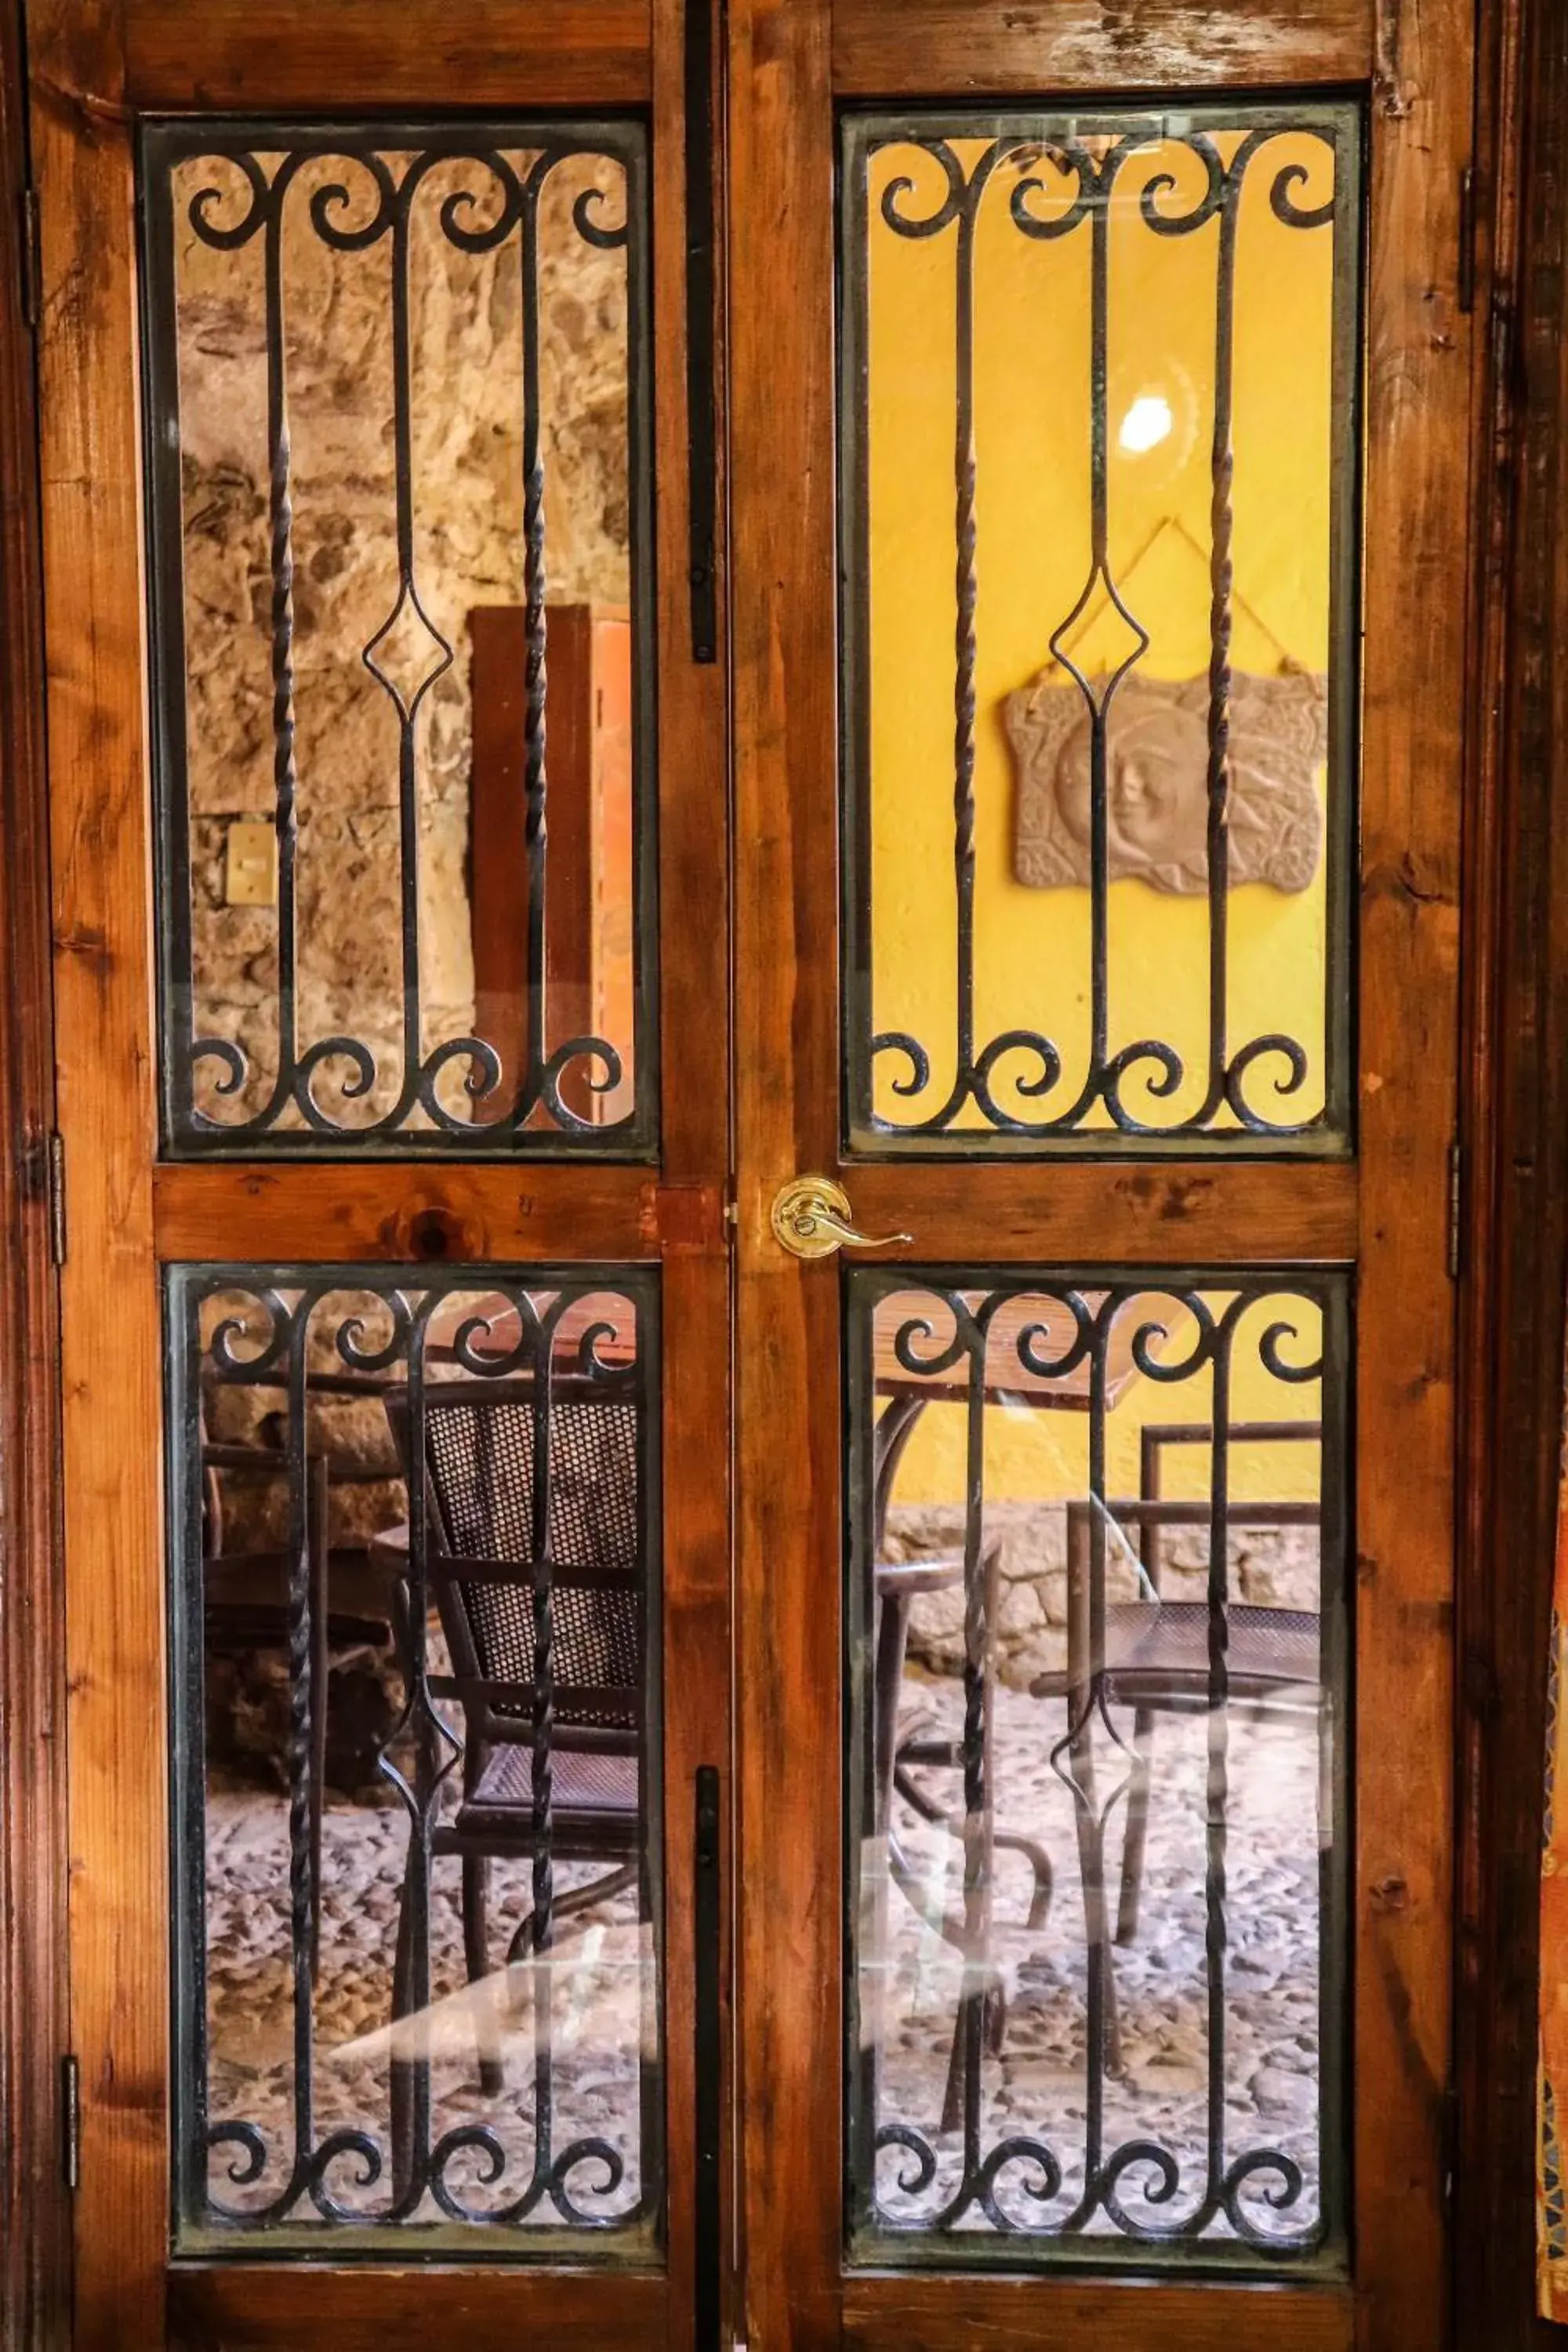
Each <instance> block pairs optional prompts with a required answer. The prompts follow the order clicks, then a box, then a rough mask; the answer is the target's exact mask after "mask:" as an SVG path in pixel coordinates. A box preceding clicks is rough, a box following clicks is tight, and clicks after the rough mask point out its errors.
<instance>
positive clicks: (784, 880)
mask: <svg viewBox="0 0 1568 2352" xmlns="http://www.w3.org/2000/svg"><path fill="white" fill-rule="evenodd" d="M829 16H830V11H829V8H828V6H827V5H826V0H740V5H737V6H735V7H733V8H732V9H731V19H730V21H731V37H732V41H733V48H732V52H731V166H730V190H731V199H730V200H731V240H732V246H731V274H730V284H731V313H730V315H731V365H732V370H733V376H732V384H733V391H732V399H731V453H732V465H733V479H734V496H733V507H732V514H733V530H734V551H733V584H732V594H731V628H732V630H733V633H734V656H733V677H734V689H733V690H734V725H735V768H736V773H735V851H734V856H735V1021H736V1033H737V1037H738V1040H739V1051H738V1053H737V1056H736V1071H735V1131H736V1164H737V1183H738V1192H739V1202H738V1205H739V1234H738V1247H739V1276H738V1284H739V1308H738V1332H739V1356H738V1365H737V1379H736V1415H737V1426H738V1452H737V1459H738V1475H739V1480H740V1489H739V1491H740V1501H741V1511H740V1518H739V1540H738V1547H737V1563H738V1565H737V1594H736V1608H737V1640H736V1654H737V1660H738V1675H739V1685H740V1689H741V1692H742V1705H741V1707H740V1711H739V1716H740V1719H739V1749H738V1752H739V1776H740V1805H741V1818H740V1843H741V1864H740V1871H739V1878H740V1884H741V1887H742V1890H743V1896H742V1913H741V1922H740V1946H741V1967H740V1999H741V2003H742V2052H743V2055H742V2084H741V2114H740V2128H741V2135H742V2180H743V2184H744V2185H743V2190H742V2196H743V2203H744V2212H745V2228H746V2247H747V2283H748V2284H747V2299H748V2307H747V2313H746V2320H747V2328H748V2331H749V2335H750V2338H751V2340H752V2342H756V2341H758V2340H759V2339H760V2341H761V2342H762V2344H763V2346H764V2347H767V2352H785V2347H792V2352H806V2347H819V2346H821V2347H826V2346H828V2345H837V2341H838V2330H839V2315H838V2282H837V2273H838V2263H839V2227H840V2214H841V2210H842V2197H841V2189H840V2176H841V2167H842V2157H841V2147H842V2130H841V2124H840V2086H841V2083H842V2079H843V2064H842V2057H841V2052H842V1986H841V1970H842V1960H843V1949H844V1935H843V1921H842V1917H841V1916H840V1907H839V1906H840V1888H841V1885H842V1873H841V1854H840V1843H841V1832H840V1827H839V1812H840V1797H839V1786H840V1766H839V1751H840V1704H839V1690H840V1663H839V1627H840V1615H841V1604H840V1589H841V1570H840V1564H839V1559H840V1523H841V1505H840V1470H839V1454H840V1437H839V1412H840V1403H839V1386H840V1382H839V1363H838V1305H839V1284H838V1276H837V1268H836V1267H835V1265H833V1263H832V1261H830V1260H828V1261H823V1262H819V1263H817V1264H816V1265H803V1264H802V1263H801V1262H800V1261H798V1260H796V1259H795V1258H792V1257H788V1256H786V1255H784V1252H783V1251H782V1250H781V1249H780V1248H779V1245H778V1244H777V1243H776V1242H775V1241H774V1240H773V1236H772V1234H771V1233H770V1231H769V1227H768V1207H769V1203H770V1202H771V1200H772V1198H773V1192H774V1191H775V1190H776V1188H777V1187H778V1186H779V1185H780V1184H781V1183H783V1182H784V1181H785V1180H786V1179H787V1178H789V1177H791V1176H794V1175H796V1174H798V1173H800V1172H802V1171H807V1170H813V1169H831V1168H832V1167H833V1165H834V1164H835V1161H836V1158H837V1135H836V1127H837V1116H836V1106H837V1007H836V1001H835V1000H836V995H837V976H836V975H837V965H836V959H835V937H834V932H835V922H836V914H837V908H836V882H835V861H836V851H837V810H836V792H837V785H836V776H837V767H836V745H835V656H834V625H835V622H834V603H833V596H832V593H831V583H832V581H833V578H834V569H835V547H834V503H833V501H834V455H835V453H834V428H833V300H832V288H833V246H832V237H833V152H832V116H831V110H830V104H829V94H828V36H829V29H830V26H829Z"/></svg>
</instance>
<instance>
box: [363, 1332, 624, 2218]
mask: <svg viewBox="0 0 1568 2352" xmlns="http://www.w3.org/2000/svg"><path fill="white" fill-rule="evenodd" d="M535 1410H536V1408H535V1391H534V1384H533V1381H532V1380H531V1378H522V1379H515V1380H514V1379H507V1380H499V1379H498V1380H487V1379H473V1380H468V1379H458V1380H451V1381H439V1382H434V1383H432V1384H431V1386H430V1387H429V1388H428V1389H427V1390H426V1396H425V1406H424V1413H425V1445H424V1453H425V1464H424V1475H425V1478H426V1489H425V1492H426V1527H427V1531H428V1536H427V1543H426V1562H425V1571H426V1603H427V1605H428V1604H429V1603H434V1605H435V1607H436V1609H437V1612H438V1614H439V1619H440V1624H441V1629H442V1633H443V1634H444V1636H445V1639H446V1643H447V1654H448V1656H449V1658H450V1660H451V1669H452V1670H451V1672H450V1674H449V1675H427V1676H426V1689H427V1691H428V1693H429V1695H430V1696H432V1697H433V1698H441V1697H450V1698H455V1699H457V1700H458V1703H459V1705H460V1706H461V1709H462V1714H463V1725H464V1739H463V1764H462V1776H463V1777H462V1798H461V1801H460V1803H459V1804H458V1810H457V1811H456V1813H455V1814H454V1815H452V1816H451V1817H450V1818H449V1819H443V1820H438V1821H437V1823H436V1826H435V1829H434V1832H433V1834H432V1837H431V1842H430V1850H431V1853H432V1855H433V1856H440V1855H456V1856H458V1858H459V1860H460V1861H461V1864H462V1916H463V1943H464V1957H465V1960H466V1963H467V1968H468V1977H469V1980H470V1981H473V1980H475V1979H479V1978H480V1977H483V1976H485V1975H486V1974H488V1973H489V1964H490V1963H489V1918H488V1911H489V1864H490V1863H491V1862H492V1861H495V1860H500V1859H503V1858H508V1857H522V1858H537V1857H538V1855H539V1853H540V1852H541V1850H542V1838H541V1828H542V1805H541V1803H540V1802H538V1801H536V1796H537V1797H540V1798H542V1796H543V1794H544V1789H543V1788H539V1789H537V1790H536V1773H542V1776H543V1781H544V1784H545V1785H546V1786H547V1790H548V1822H547V1827H546V1828H545V1841H547V1846H548V1853H549V1855H550V1856H551V1858H552V1859H553V1860H554V1861H558V1862H579V1861H585V1862H603V1863H605V1864H606V1865H607V1868H606V1869H605V1871H604V1872H602V1873H600V1874H598V1875H596V1876H595V1877H594V1878H593V1879H591V1880H589V1881H588V1882H587V1883H586V1884H585V1885H582V1886H578V1887H574V1888H572V1889H570V1890H568V1891H567V1892H566V1893H564V1894H561V1893H554V1892H552V1897H551V1902H550V1911H549V1916H548V1918H547V1919H545V1920H543V1921H542V1920H541V1918H540V1916H539V1914H538V1911H537V1908H536V1907H535V1908H531V1909H530V1911H529V1912H528V1913H527V1914H525V1916H523V1918H522V1919H521V1921H520V1922H519V1923H518V1926H517V1927H516V1928H515V1930H514V1931H513V1934H512V1936H511V1937H510V1943H509V1947H508V1958H509V1960H510V1959H514V1958H517V1957H518V1956H519V1955H520V1954H521V1952H523V1951H524V1950H525V1949H527V1948H529V1946H530V1943H532V1944H533V1945H534V1947H535V1948H542V1945H543V1942H544V1941H545V1939H546V1937H547V1933H548V1931H549V1930H550V1929H551V1928H552V1927H553V1924H554V1922H555V1921H558V1920H560V1919H561V1918H563V1916H569V1915H570V1914H572V1913H573V1912H575V1911H579V1910H582V1909H584V1908H586V1907H587V1906H590V1905H592V1904H595V1903H599V1902H603V1901H604V1900H605V1898H606V1897H608V1896H610V1895H614V1894H616V1893H618V1892H619V1891H620V1890H621V1889H622V1888H623V1887H625V1886H627V1885H632V1884H637V1885H638V1886H639V1888H640V1890H641V1894H640V1903H641V1908H642V1915H643V1916H644V1917H646V1916H647V1914H648V1897H647V1885H646V1875H645V1870H644V1861H645V1855H644V1843H645V1842H644V1837H643V1810H642V1784H643V1774H644V1771H645V1769H646V1767H645V1762H644V1758H643V1743H644V1738H645V1729H646V1726H645V1700H644V1688H645V1681H646V1675H645V1641H646V1624H647V1612H646V1609H645V1605H644V1586H645V1580H646V1568H645V1561H644V1556H643V1540H642V1526H641V1516H642V1515H641V1508H640V1500H639V1475H638V1447H639V1428H638V1411H637V1401H636V1395H635V1391H633V1390H632V1388H631V1386H630V1384H629V1382H626V1381H608V1382H606V1381H599V1380H593V1379H585V1378H581V1377H577V1376H561V1377H557V1378H556V1379H555V1380H554V1381H552V1386H551V1399H550V1421H549V1508H548V1518H547V1528H548V1536H547V1544H546V1549H545V1554H544V1557H543V1558H542V1559H540V1558H538V1557H537V1556H536V1544H535V1533H534V1524H533V1520H534V1468H535V1438H536V1430H535ZM386 1411H387V1416H388V1419H389V1420H390V1422H391V1424H392V1430H393V1435H394V1438H395V1442H396V1444H397V1447H398V1451H399V1454H400V1455H401V1457H402V1459H403V1462H404V1464H405V1467H406V1469H407V1473H408V1475H409V1477H410V1479H412V1478H414V1477H415V1476H416V1475H419V1474H418V1467H417V1465H416V1464H415V1463H414V1461H413V1459H412V1445H411V1438H410V1428H409V1409H408V1402H407V1397H406V1392H403V1393H401V1394H398V1395H389V1396H388V1398H387V1400H386ZM399 1540H401V1544H402V1548H403V1554H404V1558H405V1560H406V1555H407V1534H406V1530H405V1529H400V1530H397V1531H395V1534H394V1535H393V1536H392V1537H391V1538H383V1547H384V1548H385V1547H386V1546H387V1544H388V1543H389V1542H390V1543H391V1544H392V1545H394V1546H395V1545H396V1543H397V1542H398V1541H399ZM546 1594H547V1595H548V1600H549V1605H550V1614H551V1618H552V1646H551V1653H550V1661H549V1666H550V1680H551V1686H552V1703H551V1706H550V1707H549V1708H548V1709H547V1710H546V1711H544V1712H543V1713H540V1712H539V1711H538V1710H537V1709H536V1706H535V1703H534V1695H535V1691H536V1688H537V1686H538V1684H539V1682H540V1679H541V1676H542V1667H543V1664H544V1661H543V1659H542V1655H541V1653H540V1645H539V1633H538V1625H537V1622H536V1615H535V1602H536V1597H538V1598H540V1599H542V1598H543V1597H544V1596H545V1595H546ZM536 1735H537V1737H536ZM412 1864H413V1853H412V1847H411V1851H410V1869H409V1871H408V1873H407V1874H405V1881H404V1895H403V1902H402V1906H401V1913H400V1924H399V1935H398V1956H397V1969H396V1978H395V1986H394V1996H393V2010H394V2015H395V2016H396V2017H402V2016H406V2015H407V2014H408V2013H409V2010H410V2007H411V2005H412V1987H411V1982H410V1969H411V1965H412V1952H413V1937H414V1905H415V1902H416V1899H418V1898H417V1895H416V1876H417V1874H416V1872H415V1870H414V1868H413V1866H412ZM479 2072H480V2081H481V2084H482V2086H483V2087H484V2089H485V2090H486V2091H487V2092H488V2093H489V2094H490V2095H495V2094H496V2093H497V2092H499V2090H500V2087H501V2083H502V2067H501V2060H500V2050H499V2047H497V2046H495V2044H494V2042H487V2040H486V2037H485V2033H484V2032H483V2030H482V2029H481V2034H480V2049H479ZM400 2075H401V2077H402V2082H403V2095H401V2096H395V2110H397V2111H398V2112H395V2116H394V2134H393V2136H394V2142H395V2147H403V2146H404V2144H405V2139H406V2114H405V2101H406V2089H407V2080H406V2072H405V2070H400V2069H395V2084H394V2087H395V2094H396V2093H397V2091H398V2084H399V2077H400ZM400 2171H402V2172H403V2173H405V2171H406V2159H404V2161H403V2163H402V2164H401V2165H400Z"/></svg>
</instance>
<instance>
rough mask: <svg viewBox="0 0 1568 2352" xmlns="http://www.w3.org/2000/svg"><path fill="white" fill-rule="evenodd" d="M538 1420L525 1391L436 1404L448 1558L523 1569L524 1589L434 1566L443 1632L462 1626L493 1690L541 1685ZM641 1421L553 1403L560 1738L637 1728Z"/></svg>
mask: <svg viewBox="0 0 1568 2352" xmlns="http://www.w3.org/2000/svg"><path fill="white" fill-rule="evenodd" d="M535 1415H536V1407H535V1403H534V1399H533V1395H532V1393H531V1384H530V1383H527V1382H518V1381H506V1382H504V1383H503V1382H500V1381H495V1382H489V1381H472V1382H469V1381H463V1382H460V1383H459V1382H456V1381H453V1382H446V1381H442V1382H437V1383H435V1384H433V1385H432V1386H431V1387H430V1388H429V1389H427V1390H426V1404H425V1432H426V1461H427V1464H428V1467H429V1476H430V1490H431V1495H432V1498H433V1500H434V1502H435V1504H436V1507H437V1512H438V1515H439V1519H440V1531H441V1533H442V1535H443V1536H444V1537H445V1539H446V1546H447V1551H448V1552H449V1553H450V1554H451V1555H452V1556H453V1557H454V1558H456V1559H459V1560H461V1559H469V1560H485V1561H490V1562H494V1563H500V1562H506V1561H512V1560H515V1561H516V1562H517V1565H518V1571H519V1572H518V1576H517V1578H516V1580H515V1581H514V1580H510V1579H508V1578H505V1577H504V1576H498V1577H495V1578H485V1579H483V1580H479V1579H469V1578H466V1577H452V1576H443V1575H442V1573H441V1563H440V1561H439V1559H432V1560H431V1563H430V1567H431V1574H432V1578H433V1580H434V1581H435V1582H436V1585H437V1591H438V1592H439V1595H440V1599H441V1608H442V1615H443V1619H444V1620H445V1621H446V1622H447V1624H448V1627H449V1628H450V1629H451V1631H457V1630H458V1627H457V1626H456V1625H455V1624H454V1622H453V1621H454V1619H455V1618H460V1621H461V1632H462V1633H463V1635H464V1636H465V1637H466V1640H465V1643H464V1645H465V1646H467V1647H468V1648H469V1649H470V1650H471V1653H472V1659H473V1663H474V1664H475V1666H476V1667H477V1669H478V1672H479V1675H480V1676H481V1677H482V1678H483V1679H484V1680H485V1681H486V1682H498V1683H531V1681H532V1679H533V1665H534V1622H533V1584H532V1559H533V1500H534V1475H535ZM637 1418H638V1416H637V1402H636V1400H635V1398H633V1397H631V1396H629V1395H627V1394H626V1393H625V1392H624V1391H623V1392H622V1393H621V1394H619V1395H617V1394H616V1392H615V1391H609V1392H608V1393H605V1392H604V1391H600V1390H597V1389H596V1388H595V1387H594V1386H593V1385H592V1384H591V1383H587V1382H576V1381H557V1382H556V1383H555V1384H554V1385H553V1387H552V1393H551V1402H550V1412H549V1419H548V1436H549V1461H548V1474H547V1475H548V1482H549V1512H548V1527H549V1547H550V1558H551V1562H552V1577H551V1591H552V1622H553V1645H552V1679H553V1681H554V1684H555V1692H556V1697H555V1717H556V1721H557V1723H558V1724H562V1725H579V1726H584V1727H596V1728H599V1729H602V1730H606V1731H614V1730H634V1729H635V1728H636V1727H637V1720H638V1715H639V1711H640V1709H639V1698H640V1692H641V1685H642V1661H643V1603H642V1590H641V1584H642V1545H641V1540H640V1536H641V1524H640V1523H641V1511H640V1507H639V1506H640V1496H639V1493H638V1459H637V1451H638V1449H637ZM449 1638H450V1636H449ZM455 1663H457V1662H456V1661H455ZM459 1670H460V1669H459ZM574 1687H575V1688H576V1689H578V1690H583V1691H586V1690H593V1691H595V1693H596V1694H597V1695H598V1703H597V1704H593V1705H586V1704H583V1703H581V1702H578V1703H574V1698H573V1690H574ZM623 1692H624V1694H625V1699H624V1703H623V1702H622V1694H623Z"/></svg>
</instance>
